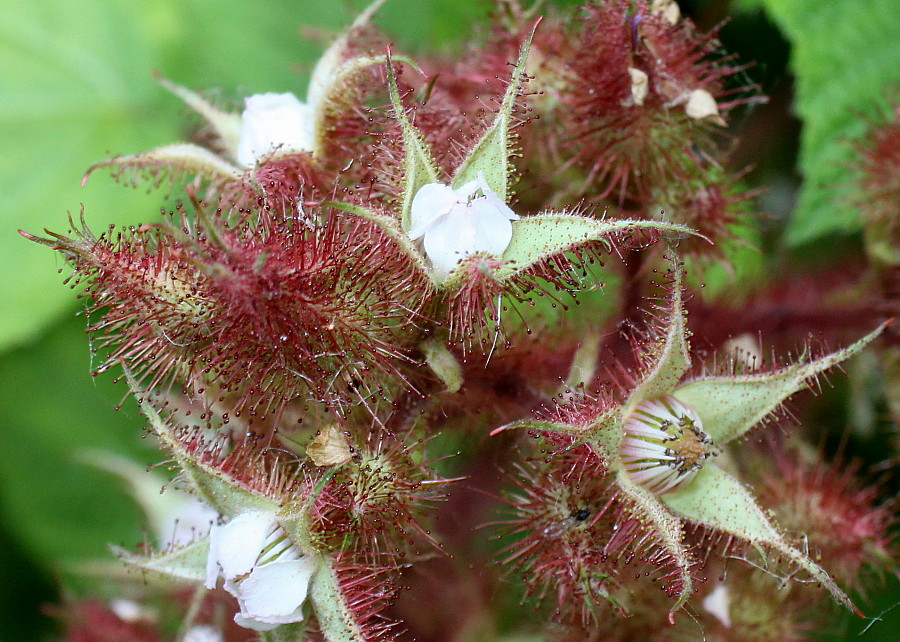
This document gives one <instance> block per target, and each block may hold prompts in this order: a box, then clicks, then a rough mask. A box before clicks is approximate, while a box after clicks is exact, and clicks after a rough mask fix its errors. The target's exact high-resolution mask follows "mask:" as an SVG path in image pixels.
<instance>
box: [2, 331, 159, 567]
mask: <svg viewBox="0 0 900 642" xmlns="http://www.w3.org/2000/svg"><path fill="white" fill-rule="evenodd" d="M84 323H85V322H84V319H75V318H72V319H71V320H67V322H66V323H64V324H61V325H60V326H58V327H57V328H55V329H54V331H53V332H50V333H48V334H46V335H45V336H44V338H43V339H42V340H41V342H40V343H37V344H35V345H33V346H31V347H29V348H19V349H17V350H12V351H9V352H7V353H6V354H5V355H3V357H2V358H0V381H3V385H2V386H0V407H2V408H3V434H4V447H3V448H2V449H0V507H2V513H3V519H4V521H5V523H6V528H7V529H8V530H9V531H10V532H11V533H12V534H15V536H16V539H18V540H19V541H20V542H21V544H22V546H23V547H25V548H26V549H27V551H28V552H29V553H30V554H32V555H35V556H36V558H37V559H39V560H41V562H42V563H43V564H46V565H51V566H54V567H58V566H59V565H60V564H61V563H62V562H63V561H66V562H68V561H70V560H72V559H75V558H77V559H84V558H99V557H107V556H108V551H107V544H109V542H111V541H112V542H136V541H140V540H141V539H142V538H143V535H142V530H143V529H142V524H143V523H144V520H143V518H142V515H141V513H140V510H139V508H138V506H137V505H136V504H135V502H134V499H133V498H132V497H131V495H130V494H129V493H128V492H127V490H126V489H125V488H124V486H123V485H122V484H116V483H110V477H109V475H108V474H107V473H105V472H102V471H99V470H95V469H94V468H92V467H89V466H85V465H84V463H83V462H81V461H78V460H77V454H78V453H79V452H80V451H82V449H83V448H84V447H85V444H91V445H92V446H93V447H94V448H99V449H103V450H104V451H108V452H116V453H119V454H120V455H122V456H124V457H127V458H128V459H130V460H133V461H138V462H142V463H144V464H150V463H155V462H158V461H160V460H161V459H162V458H163V457H162V455H161V453H160V452H159V451H158V450H157V449H156V447H155V445H154V444H153V443H152V442H151V441H147V440H139V439H137V435H138V434H139V432H140V428H141V420H140V418H139V415H138V413H137V412H136V409H135V408H134V406H132V405H131V404H130V403H129V404H126V406H125V410H123V411H122V412H120V413H115V412H113V407H114V406H116V404H118V403H119V402H120V401H121V399H122V396H123V394H124V393H125V390H124V389H123V388H122V386H114V385H113V384H112V382H111V377H97V378H92V377H90V376H89V374H88V373H89V371H90V358H91V355H90V354H89V352H88V349H87V346H86V341H87V340H86V337H85V335H84ZM158 490H159V489H158V488H157V491H158ZM88 514H89V515H90V519H85V515H88Z"/></svg>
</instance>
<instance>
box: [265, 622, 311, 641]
mask: <svg viewBox="0 0 900 642" xmlns="http://www.w3.org/2000/svg"><path fill="white" fill-rule="evenodd" d="M259 639H260V641H261V642H303V641H304V640H307V639H309V638H308V637H307V635H306V623H305V622H292V623H291V624H282V625H281V626H278V627H275V628H274V629H272V630H271V631H261V632H260V634H259Z"/></svg>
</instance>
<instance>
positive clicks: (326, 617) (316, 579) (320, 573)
mask: <svg viewBox="0 0 900 642" xmlns="http://www.w3.org/2000/svg"><path fill="white" fill-rule="evenodd" d="M309 589H310V590H309V595H310V598H311V599H312V603H313V608H314V609H315V611H316V617H317V618H318V620H319V626H320V627H321V629H322V633H323V634H324V636H325V639H326V640H328V642H362V641H363V640H365V639H366V636H365V633H364V631H363V630H362V628H361V627H360V625H359V623H358V622H357V621H356V617H354V615H353V611H352V610H351V609H350V607H349V606H348V604H347V603H346V600H345V599H344V595H343V592H342V591H341V588H340V583H339V581H338V577H337V573H336V572H335V570H334V566H333V564H332V562H331V561H330V560H329V559H328V558H324V557H323V558H322V563H321V566H320V567H319V569H318V570H317V571H316V573H315V575H313V579H312V582H311V585H310V587H309Z"/></svg>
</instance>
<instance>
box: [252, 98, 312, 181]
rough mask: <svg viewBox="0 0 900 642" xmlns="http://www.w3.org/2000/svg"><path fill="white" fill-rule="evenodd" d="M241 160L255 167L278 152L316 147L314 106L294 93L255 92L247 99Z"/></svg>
mask: <svg viewBox="0 0 900 642" xmlns="http://www.w3.org/2000/svg"><path fill="white" fill-rule="evenodd" d="M244 103H245V105H246V106H245V108H244V113H243V115H242V117H241V137H240V141H239V142H238V148H237V160H238V162H239V163H240V164H241V165H243V166H244V167H253V166H254V165H255V164H256V163H257V161H259V159H260V158H262V157H264V156H266V155H268V154H270V153H271V152H274V151H282V152H303V151H309V150H311V149H312V148H313V109H312V107H310V106H309V105H307V104H306V103H302V102H300V101H299V100H298V99H297V97H296V96H294V94H291V93H287V94H271V93H270V94H255V95H253V96H249V97H248V98H246V99H245V101H244Z"/></svg>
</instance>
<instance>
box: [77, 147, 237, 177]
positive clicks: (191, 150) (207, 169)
mask: <svg viewBox="0 0 900 642" xmlns="http://www.w3.org/2000/svg"><path fill="white" fill-rule="evenodd" d="M101 167H111V168H113V169H114V170H128V169H134V170H139V171H146V172H149V173H150V174H155V173H158V172H160V171H161V170H165V171H167V172H168V174H169V176H172V175H178V174H182V173H184V174H190V175H192V176H200V177H201V178H203V179H205V180H207V181H209V182H210V183H211V184H213V185H220V184H223V183H227V182H229V181H233V180H237V179H239V178H240V177H241V175H242V174H243V172H242V171H241V170H240V169H239V168H237V167H235V166H234V165H232V164H231V163H229V162H227V161H225V160H223V159H222V157H221V156H219V155H217V154H214V153H213V152H211V151H209V150H208V149H205V148H203V147H200V146H198V145H194V144H192V143H173V144H171V145H163V146H162V147H156V148H154V149H151V150H149V151H146V152H141V153H140V154H130V155H127V156H113V157H111V158H107V159H106V160H102V161H100V162H99V163H94V164H93V165H91V166H90V167H89V168H88V169H87V171H86V172H85V174H84V177H83V178H82V183H84V182H86V181H87V179H88V178H89V177H90V175H91V174H93V173H94V171H96V170H97V169H100V168H101Z"/></svg>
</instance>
